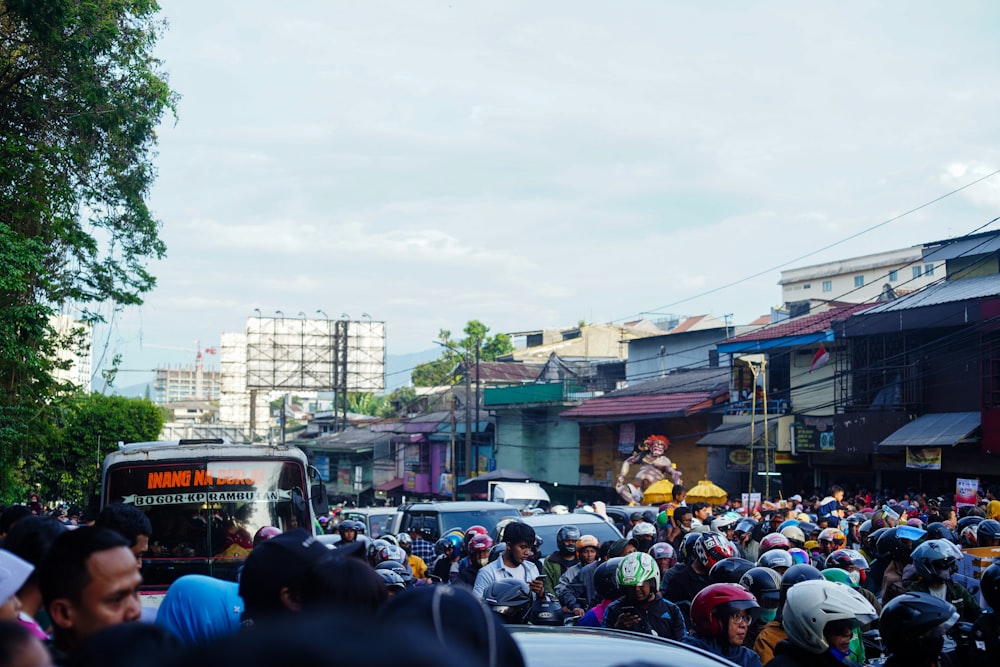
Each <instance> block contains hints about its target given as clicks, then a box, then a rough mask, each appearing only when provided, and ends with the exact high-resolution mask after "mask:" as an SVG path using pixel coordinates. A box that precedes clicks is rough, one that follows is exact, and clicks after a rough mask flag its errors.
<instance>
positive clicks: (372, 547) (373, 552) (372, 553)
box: [365, 538, 389, 567]
mask: <svg viewBox="0 0 1000 667" xmlns="http://www.w3.org/2000/svg"><path fill="white" fill-rule="evenodd" d="M387 546H389V543H388V542H386V541H385V540H383V539H382V538H378V539H377V540H372V541H371V542H369V543H368V545H367V547H368V548H367V549H366V554H365V555H367V556H368V562H369V563H371V564H372V566H373V567H374V566H375V565H378V564H379V563H381V562H382V561H380V560H376V556H377V555H378V552H379V549H381V548H382V547H387Z"/></svg>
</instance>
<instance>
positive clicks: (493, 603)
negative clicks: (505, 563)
mask: <svg viewBox="0 0 1000 667" xmlns="http://www.w3.org/2000/svg"><path fill="white" fill-rule="evenodd" d="M483 602H485V603H486V605H487V606H488V607H489V608H490V609H492V610H493V611H494V612H496V613H497V614H499V615H500V618H502V619H503V622H504V623H513V624H520V623H526V622H527V621H528V613H529V612H530V611H531V592H530V591H529V590H528V582H526V581H521V580H519V579H498V580H497V581H494V582H493V583H492V584H490V587H489V588H488V589H486V592H485V593H484V594H483Z"/></svg>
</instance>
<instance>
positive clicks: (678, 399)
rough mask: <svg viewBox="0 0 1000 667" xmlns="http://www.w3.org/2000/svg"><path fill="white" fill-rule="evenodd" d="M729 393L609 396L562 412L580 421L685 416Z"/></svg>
mask: <svg viewBox="0 0 1000 667" xmlns="http://www.w3.org/2000/svg"><path fill="white" fill-rule="evenodd" d="M728 395H729V392H728V391H726V392H723V393H722V394H719V393H718V392H710V391H698V392H689V393H681V394H652V395H642V396H618V397H614V396H606V397H604V398H594V399H591V400H589V401H587V402H585V403H583V404H582V405H578V406H576V407H575V408H570V409H569V410H567V411H565V412H563V413H562V414H560V415H559V416H560V417H561V418H562V419H572V420H578V421H629V420H632V419H651V418H654V417H684V416H687V415H689V414H692V413H694V412H698V411H700V410H705V409H707V408H710V407H712V406H714V405H716V404H717V403H718V402H719V401H721V400H724V398H725V397H727V396H728Z"/></svg>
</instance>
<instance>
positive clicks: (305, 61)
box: [94, 0, 1000, 389]
mask: <svg viewBox="0 0 1000 667" xmlns="http://www.w3.org/2000/svg"><path fill="white" fill-rule="evenodd" d="M161 6H162V17H163V18H164V19H165V20H166V21H167V23H168V26H167V28H166V31H165V33H164V35H163V37H162V38H161V39H160V41H159V42H158V44H157V45H156V47H155V50H154V53H155V55H156V56H157V57H158V58H160V59H161V60H162V61H163V69H164V71H166V72H167V74H168V76H169V82H170V85H171V87H172V88H173V89H174V90H175V91H176V92H177V93H178V94H179V96H180V100H179V104H178V110H177V117H176V118H174V117H172V116H168V117H166V118H165V119H164V123H163V125H162V127H161V128H160V130H159V133H158V147H157V155H156V156H155V163H156V166H157V170H158V174H159V175H158V179H157V181H156V184H155V186H154V188H153V190H152V192H151V194H150V205H151V208H152V210H153V212H154V214H155V215H156V216H157V217H158V218H159V220H161V222H162V229H161V237H162V238H163V240H164V241H165V243H166V245H167V257H166V258H165V259H164V260H162V261H154V262H151V263H150V266H149V268H150V270H151V271H152V273H153V274H154V275H155V276H156V277H157V287H156V288H155V290H154V291H153V292H151V293H150V294H148V295H147V298H146V301H145V304H144V305H143V306H141V307H133V308H129V309H125V310H123V311H120V312H114V311H113V310H112V309H111V308H110V307H107V308H106V317H107V318H108V320H109V324H108V325H107V326H103V327H100V328H99V329H98V330H97V331H96V332H95V350H94V365H95V374H96V373H98V372H99V371H100V370H101V369H102V368H104V367H107V366H108V365H110V363H111V360H112V358H114V357H115V356H116V355H120V358H121V368H122V369H124V372H123V373H122V374H121V375H120V376H119V380H118V381H117V383H118V384H119V385H123V384H130V383H132V382H134V381H139V380H145V379H146V377H147V375H148V374H147V373H144V371H145V370H148V369H152V368H155V367H157V366H164V365H172V366H176V365H182V364H192V363H193V362H194V353H195V349H196V348H197V347H201V348H202V349H204V348H208V347H217V346H218V344H219V338H220V334H221V332H224V331H242V330H244V327H245V322H246V319H247V318H248V317H251V316H254V315H255V310H254V309H260V311H261V312H262V313H263V315H264V316H268V315H273V314H274V313H275V312H276V311H282V312H283V313H284V314H285V316H287V317H296V316H298V315H297V314H299V313H302V314H305V315H307V316H309V317H319V318H322V317H324V315H321V314H317V311H318V310H320V311H323V312H324V313H325V314H327V315H329V317H331V318H338V317H340V316H341V315H342V314H346V315H348V316H350V317H351V318H352V319H362V314H363V313H366V314H368V315H370V316H371V317H372V318H374V319H375V320H380V321H384V322H386V336H387V352H388V354H390V355H399V354H408V353H414V352H419V351H424V350H428V349H432V348H434V345H433V344H432V341H433V340H434V339H435V338H436V337H437V335H438V331H439V330H440V329H449V330H451V331H452V332H460V331H461V329H462V328H463V326H464V325H465V323H466V322H467V321H469V320H471V319H478V320H481V321H482V322H484V323H486V324H487V325H488V326H489V327H490V328H491V331H492V332H493V333H497V332H513V331H525V330H532V329H540V328H544V327H570V326H575V325H576V324H577V323H578V322H579V321H580V320H585V321H587V322H593V323H602V322H618V323H621V322H625V321H629V320H634V319H637V318H640V317H645V318H648V319H654V320H655V319H658V318H661V317H663V316H664V315H665V314H678V315H699V314H712V315H715V316H717V317H720V318H721V317H723V316H725V315H731V318H730V321H731V322H733V323H734V324H744V323H747V322H749V321H751V320H753V319H755V318H756V317H758V316H760V315H763V314H766V313H768V311H769V309H770V308H771V307H775V306H779V305H780V303H781V290H780V287H779V286H778V284H777V282H778V280H779V277H780V271H781V269H782V268H784V269H790V268H796V267H802V266H807V265H810V264H816V263H820V262H825V261H832V260H837V259H844V258H848V257H853V256H857V255H863V254H868V253H873V252H879V251H883V250H893V249H897V248H903V247H907V246H912V245H916V244H921V243H925V242H929V241H934V240H939V239H943V238H949V237H953V236H960V235H962V234H967V233H970V232H973V231H976V230H979V231H990V230H994V229H996V225H993V226H990V227H983V226H984V225H986V223H988V222H989V221H990V220H991V219H992V218H994V217H995V216H996V215H998V214H1000V176H994V177H990V178H987V179H986V180H983V181H982V182H980V183H978V184H976V185H972V186H970V187H968V188H966V189H964V190H961V191H960V192H958V193H955V194H952V195H950V196H947V197H945V198H944V199H942V200H941V201H938V202H936V203H933V204H930V205H927V206H924V205H925V204H928V203H929V202H932V201H933V200H935V199H937V198H938V197H941V196H942V195H946V194H948V193H949V192H952V191H954V190H956V189H957V188H960V187H962V186H964V185H966V184H968V183H971V182H973V181H975V180H976V179H978V178H981V177H982V176H985V175H987V174H989V173H991V172H993V171H994V170H997V169H1000V147H998V143H997V141H996V140H997V137H998V136H1000V132H998V130H1000V127H998V125H1000V114H997V113H996V110H997V109H998V108H1000V88H998V87H997V86H996V85H995V83H996V80H997V74H998V71H997V70H998V67H1000V65H998V64H1000V43H998V42H997V40H996V36H995V27H996V26H997V25H998V24H1000V5H998V4H997V3H995V2H991V1H989V0H983V1H973V0H969V1H966V2H960V3H941V2H936V1H923V0H905V1H904V0H897V1H889V2H882V3H871V2H855V1H843V2H832V1H831V2H810V3H796V2H787V1H786V2H777V1H775V2H766V3H765V2H758V3H746V2H742V1H740V2H736V1H727V0H720V1H716V2H711V3H701V2H699V3H693V2H674V1H670V0H633V1H630V2H625V3H621V2H609V1H606V0H605V1H590V0H551V1H545V2H538V1H537V0H536V1H533V2H527V1H526V2H519V1H505V2H461V1H459V0H451V1H438V0H421V1H419V2H414V1H413V0H400V1H396V2H390V1H385V2H383V1H378V0H375V1H372V2H357V1H354V2H343V1H339V0H298V1H297V2H294V3H274V2H261V1H257V0H239V1H236V0H213V1H212V2H202V1H200V0H161ZM913 209H918V210H916V211H915V212H912V213H908V214H907V215H902V216H901V217H899V218H898V219H895V220H892V219H893V218H895V217H896V216H900V215H901V214H903V213H906V212H908V211H911V210H913ZM890 220H891V221H890ZM206 362H207V365H208V366H209V367H213V366H214V367H217V366H218V362H217V360H216V358H214V357H206ZM95 388H97V389H99V388H100V387H99V381H98V382H95Z"/></svg>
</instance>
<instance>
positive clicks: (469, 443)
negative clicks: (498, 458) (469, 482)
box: [462, 350, 472, 477]
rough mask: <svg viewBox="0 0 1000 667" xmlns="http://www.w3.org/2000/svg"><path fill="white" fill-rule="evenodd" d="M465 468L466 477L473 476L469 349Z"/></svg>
mask: <svg viewBox="0 0 1000 667" xmlns="http://www.w3.org/2000/svg"><path fill="white" fill-rule="evenodd" d="M462 375H464V376H465V470H466V473H465V475H466V477H472V405H470V403H469V398H470V397H469V394H470V392H471V389H472V387H471V386H470V384H471V380H472V379H471V377H470V376H469V351H468V350H466V351H465V372H464V373H463V374H462Z"/></svg>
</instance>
